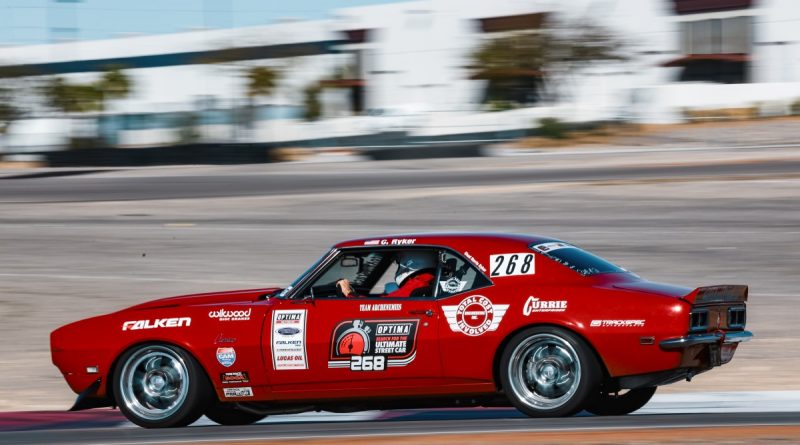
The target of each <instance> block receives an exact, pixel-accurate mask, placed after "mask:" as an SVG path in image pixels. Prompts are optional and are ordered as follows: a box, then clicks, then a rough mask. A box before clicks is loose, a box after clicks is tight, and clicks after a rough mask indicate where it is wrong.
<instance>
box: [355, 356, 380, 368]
mask: <svg viewBox="0 0 800 445" xmlns="http://www.w3.org/2000/svg"><path fill="white" fill-rule="evenodd" d="M384 369H386V357H384V356H382V355H355V356H353V357H351V358H350V370H351V371H383V370H384Z"/></svg>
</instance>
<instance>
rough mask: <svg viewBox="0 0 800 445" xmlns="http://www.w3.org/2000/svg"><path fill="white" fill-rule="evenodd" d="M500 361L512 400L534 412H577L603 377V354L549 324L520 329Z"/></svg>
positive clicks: (533, 414) (540, 414)
mask: <svg viewBox="0 0 800 445" xmlns="http://www.w3.org/2000/svg"><path fill="white" fill-rule="evenodd" d="M500 366H501V368H500V380H501V384H502V385H503V389H504V390H505V392H506V395H507V396H508V398H509V401H511V403H512V404H513V405H514V406H515V407H516V408H517V409H519V410H520V411H522V412H523V413H525V414H527V415H529V416H531V417H559V416H568V415H572V414H575V413H576V412H578V411H580V410H581V409H582V408H583V404H584V403H585V401H586V400H587V399H588V398H589V396H590V395H591V394H592V393H593V392H594V391H595V390H596V388H597V387H598V382H599V378H600V369H599V365H598V363H597V359H595V356H594V353H593V352H592V351H591V350H590V349H589V347H588V346H586V344H585V343H584V342H583V340H581V339H580V338H579V337H578V336H576V335H575V334H573V333H571V332H569V331H566V330H563V329H559V328H555V327H549V326H542V327H534V328H530V329H526V330H525V331H522V332H520V333H519V334H517V335H515V336H514V337H513V338H512V339H511V341H510V342H509V344H508V346H507V347H506V349H505V350H504V351H503V355H502V357H501V361H500Z"/></svg>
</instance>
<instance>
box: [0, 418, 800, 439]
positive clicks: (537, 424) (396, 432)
mask: <svg viewBox="0 0 800 445" xmlns="http://www.w3.org/2000/svg"><path fill="white" fill-rule="evenodd" d="M489 412H496V413H497V414H499V415H489V416H487V415H483V416H477V417H473V418H455V419H445V420H441V419H438V420H437V419H430V418H428V417H425V416H423V417H422V420H386V421H371V422H316V423H302V424H298V423H273V424H257V425H248V426H236V427H225V426H194V427H188V428H175V429H159V430H147V429H143V428H110V429H109V428H90V429H84V428H82V429H73V430H44V431H19V432H7V433H0V442H2V443H3V444H7V445H12V444H38V443H49V444H118V445H119V444H148V443H203V442H217V443H219V442H228V441H230V442H232V443H233V442H235V441H245V440H250V441H255V440H271V441H272V440H274V441H279V440H287V439H301V438H305V439H310V438H346V437H375V438H377V439H379V438H380V437H384V436H411V437H414V436H433V435H441V434H469V433H492V432H537V431H538V432H553V431H605V430H616V431H620V430H632V429H646V428H647V429H652V428H658V429H668V428H685V427H725V426H766V425H798V424H800V412H778V413H768V412H767V413H717V414H663V415H628V416H620V417H595V416H577V417H568V418H557V419H529V418H524V417H520V416H519V415H518V414H517V413H516V412H514V411H510V410H498V411H491V410H490V411H489ZM462 417H463V416H462Z"/></svg>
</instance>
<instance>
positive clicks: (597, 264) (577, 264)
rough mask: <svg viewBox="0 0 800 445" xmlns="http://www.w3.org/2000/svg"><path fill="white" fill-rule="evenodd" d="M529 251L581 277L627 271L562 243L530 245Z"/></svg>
mask: <svg viewBox="0 0 800 445" xmlns="http://www.w3.org/2000/svg"><path fill="white" fill-rule="evenodd" d="M531 249H533V250H534V251H536V252H537V253H539V254H541V255H544V256H546V257H547V258H550V259H551V260H553V261H556V262H558V263H559V264H562V265H564V266H567V267H569V268H570V269H572V270H574V271H575V272H578V273H579V274H581V275H584V276H589V275H597V274H601V273H626V272H628V271H627V270H625V269H623V268H621V267H618V266H615V265H614V264H611V263H609V262H608V261H606V260H604V259H602V258H600V257H599V256H597V255H594V254H591V253H589V252H587V251H585V250H581V249H579V248H577V247H575V246H573V245H570V244H567V243H562V242H550V243H542V244H536V245H532V246H531Z"/></svg>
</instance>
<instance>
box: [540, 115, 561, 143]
mask: <svg viewBox="0 0 800 445" xmlns="http://www.w3.org/2000/svg"><path fill="white" fill-rule="evenodd" d="M536 130H537V132H538V134H539V136H542V137H546V138H550V139H566V138H567V127H566V126H565V125H564V123H563V122H561V121H560V120H558V119H556V118H554V117H545V118H543V119H539V127H538V128H537V129H536Z"/></svg>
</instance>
